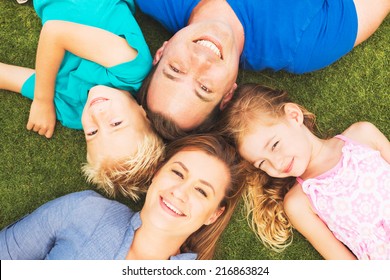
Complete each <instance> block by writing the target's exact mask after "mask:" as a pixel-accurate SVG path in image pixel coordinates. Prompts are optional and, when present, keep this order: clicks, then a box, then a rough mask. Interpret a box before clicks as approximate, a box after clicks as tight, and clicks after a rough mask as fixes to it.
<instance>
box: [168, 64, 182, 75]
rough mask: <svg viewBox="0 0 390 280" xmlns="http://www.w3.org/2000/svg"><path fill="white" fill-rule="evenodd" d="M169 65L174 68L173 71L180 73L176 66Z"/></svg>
mask: <svg viewBox="0 0 390 280" xmlns="http://www.w3.org/2000/svg"><path fill="white" fill-rule="evenodd" d="M169 67H170V68H171V70H172V71H173V72H176V73H180V70H179V69H177V68H176V67H175V66H172V65H169Z"/></svg>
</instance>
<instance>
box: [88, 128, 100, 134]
mask: <svg viewBox="0 0 390 280" xmlns="http://www.w3.org/2000/svg"><path fill="white" fill-rule="evenodd" d="M97 132H98V130H97V129H96V130H94V131H91V132H89V133H87V135H88V136H92V135H95V134H96V133H97Z"/></svg>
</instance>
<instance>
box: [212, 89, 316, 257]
mask: <svg viewBox="0 0 390 280" xmlns="http://www.w3.org/2000/svg"><path fill="white" fill-rule="evenodd" d="M287 103H291V101H290V99H289V97H288V93H287V92H286V91H283V90H276V89H272V88H269V87H266V86H262V85H258V84H253V83H249V84H244V85H241V86H240V87H239V88H238V89H237V92H236V94H235V97H234V99H233V100H232V101H231V102H230V104H229V105H228V107H227V108H226V109H225V110H224V111H223V115H222V119H221V123H220V125H219V127H220V132H221V133H222V134H224V135H225V136H227V137H228V138H230V139H232V141H233V142H234V143H235V145H236V146H237V147H240V144H241V143H242V139H243V137H245V135H246V133H248V131H249V130H250V129H251V126H252V125H253V123H254V122H255V123H258V122H261V123H262V124H266V125H270V124H273V123H275V122H276V121H277V120H278V119H279V118H280V117H282V116H284V114H285V112H284V106H285V105H286V104H287ZM298 106H299V105H298ZM299 108H300V109H301V111H302V112H303V115H304V124H305V125H306V126H307V127H308V128H309V129H310V130H311V131H313V130H314V127H315V116H314V114H312V113H310V112H308V111H307V110H306V109H305V108H303V107H302V106H299ZM245 173H246V176H245V178H246V179H245V182H246V189H245V193H244V202H245V208H246V210H247V218H248V223H249V225H250V226H251V228H252V229H253V231H254V232H255V233H256V234H257V236H258V237H259V238H260V239H261V241H262V242H263V243H264V244H265V245H266V246H267V247H270V248H272V249H273V250H275V251H282V250H284V249H285V248H286V247H287V246H288V245H289V244H290V243H291V241H292V225H291V223H290V221H289V220H288V217H287V215H286V213H285V211H284V208H283V200H284V197H285V195H286V193H287V192H288V191H289V190H290V188H291V187H292V186H293V185H294V184H295V178H294V177H288V178H273V177H270V176H269V175H268V174H266V173H265V172H263V171H261V170H259V169H257V168H255V167H254V166H252V165H251V164H250V163H247V164H246V166H245Z"/></svg>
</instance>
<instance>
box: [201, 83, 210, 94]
mask: <svg viewBox="0 0 390 280" xmlns="http://www.w3.org/2000/svg"><path fill="white" fill-rule="evenodd" d="M200 88H201V89H202V90H203V91H205V92H207V93H209V92H211V90H209V89H208V87H206V86H205V85H200Z"/></svg>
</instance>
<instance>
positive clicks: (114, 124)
mask: <svg viewBox="0 0 390 280" xmlns="http://www.w3.org/2000/svg"><path fill="white" fill-rule="evenodd" d="M121 123H122V121H120V122H114V123H113V124H111V125H112V126H118V125H120V124H121Z"/></svg>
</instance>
